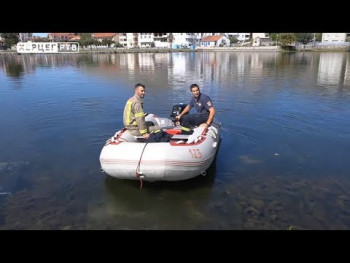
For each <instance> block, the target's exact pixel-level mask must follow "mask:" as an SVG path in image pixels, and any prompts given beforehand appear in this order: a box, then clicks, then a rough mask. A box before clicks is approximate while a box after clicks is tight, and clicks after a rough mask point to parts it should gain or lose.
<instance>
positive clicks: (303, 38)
mask: <svg viewBox="0 0 350 263" xmlns="http://www.w3.org/2000/svg"><path fill="white" fill-rule="evenodd" d="M295 37H296V40H297V41H298V42H300V43H302V44H303V49H304V50H305V45H306V44H308V43H310V42H311V41H312V39H313V34H311V33H297V34H295Z"/></svg>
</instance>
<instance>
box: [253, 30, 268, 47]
mask: <svg viewBox="0 0 350 263" xmlns="http://www.w3.org/2000/svg"><path fill="white" fill-rule="evenodd" d="M252 39H253V47H258V46H267V45H269V44H270V35H269V33H253V34H252Z"/></svg>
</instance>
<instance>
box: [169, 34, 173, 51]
mask: <svg viewBox="0 0 350 263" xmlns="http://www.w3.org/2000/svg"><path fill="white" fill-rule="evenodd" d="M168 42H169V43H170V48H172V47H173V42H174V35H173V34H172V33H170V34H169V35H168Z"/></svg>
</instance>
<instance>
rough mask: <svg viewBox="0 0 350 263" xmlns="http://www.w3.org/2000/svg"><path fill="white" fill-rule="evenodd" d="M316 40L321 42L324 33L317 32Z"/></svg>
mask: <svg viewBox="0 0 350 263" xmlns="http://www.w3.org/2000/svg"><path fill="white" fill-rule="evenodd" d="M315 38H316V39H315V41H316V42H321V41H322V33H316V34H315Z"/></svg>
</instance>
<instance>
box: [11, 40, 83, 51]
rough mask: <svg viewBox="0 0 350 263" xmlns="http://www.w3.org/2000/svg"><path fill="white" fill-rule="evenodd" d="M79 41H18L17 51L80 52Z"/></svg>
mask: <svg viewBox="0 0 350 263" xmlns="http://www.w3.org/2000/svg"><path fill="white" fill-rule="evenodd" d="M78 52H79V43H78V42H18V43H17V53H78Z"/></svg>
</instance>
